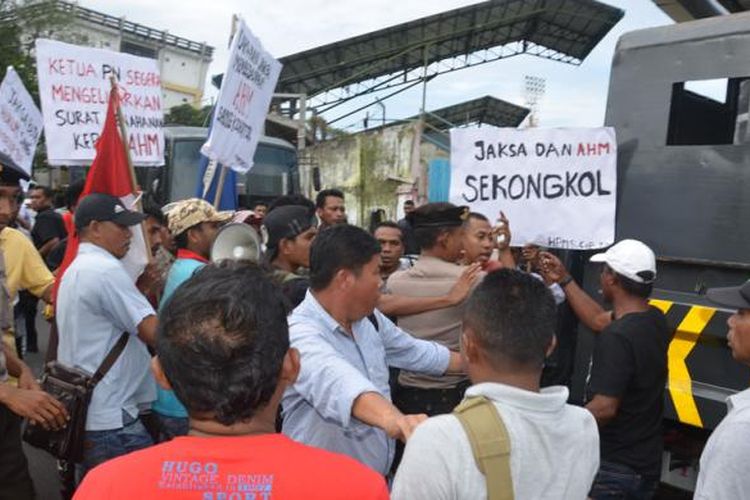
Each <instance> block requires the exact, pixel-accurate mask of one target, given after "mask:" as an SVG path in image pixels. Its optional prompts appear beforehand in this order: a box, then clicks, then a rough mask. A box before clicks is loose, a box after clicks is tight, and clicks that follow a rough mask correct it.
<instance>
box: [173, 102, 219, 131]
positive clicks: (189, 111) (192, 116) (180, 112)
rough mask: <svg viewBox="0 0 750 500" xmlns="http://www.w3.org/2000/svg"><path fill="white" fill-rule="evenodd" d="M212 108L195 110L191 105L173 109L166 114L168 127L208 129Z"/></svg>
mask: <svg viewBox="0 0 750 500" xmlns="http://www.w3.org/2000/svg"><path fill="white" fill-rule="evenodd" d="M211 109H212V106H203V107H202V108H195V107H193V106H192V105H190V104H181V105H179V106H174V107H172V108H171V109H170V110H169V111H168V112H167V113H165V114H164V123H165V124H166V125H184V126H189V127H207V126H208V119H209V116H210V115H211Z"/></svg>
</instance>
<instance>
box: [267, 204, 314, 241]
mask: <svg viewBox="0 0 750 500" xmlns="http://www.w3.org/2000/svg"><path fill="white" fill-rule="evenodd" d="M317 225H318V219H317V217H315V215H313V214H311V213H310V209H309V208H308V207H303V206H302V205H286V206H283V207H278V208H275V209H273V210H271V211H270V212H268V214H267V215H266V216H265V218H264V219H263V228H264V232H265V234H266V236H265V237H266V247H267V248H276V247H277V246H278V244H279V241H281V240H282V239H284V238H286V239H292V238H296V237H297V236H299V235H300V234H302V233H304V232H305V231H307V230H308V229H310V228H311V227H315V226H317Z"/></svg>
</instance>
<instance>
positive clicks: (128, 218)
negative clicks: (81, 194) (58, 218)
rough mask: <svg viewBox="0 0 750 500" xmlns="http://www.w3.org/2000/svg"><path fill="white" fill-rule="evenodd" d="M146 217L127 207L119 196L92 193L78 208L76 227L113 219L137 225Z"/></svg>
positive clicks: (122, 224)
mask: <svg viewBox="0 0 750 500" xmlns="http://www.w3.org/2000/svg"><path fill="white" fill-rule="evenodd" d="M145 219H146V215H145V214H142V213H140V212H134V211H132V210H128V209H127V208H125V205H123V204H122V202H121V201H120V199H119V198H117V197H115V196H112V195H109V194H103V193H92V194H90V195H87V196H86V197H85V198H83V199H82V200H81V202H80V203H79V204H78V207H77V208H76V213H75V223H76V229H81V228H84V227H86V226H88V225H89V224H90V223H92V222H93V221H111V222H114V223H115V224H119V225H121V226H135V225H136V224H140V223H141V222H143V221H144V220H145Z"/></svg>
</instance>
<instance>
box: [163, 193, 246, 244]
mask: <svg viewBox="0 0 750 500" xmlns="http://www.w3.org/2000/svg"><path fill="white" fill-rule="evenodd" d="M164 212H165V213H166V214H167V219H168V220H169V231H170V232H171V233H172V235H173V236H177V235H178V234H180V233H182V232H184V231H186V230H188V229H190V228H191V227H193V226H195V225H197V224H200V223H201V222H227V221H228V220H229V219H231V218H232V212H218V211H217V210H216V209H215V208H214V207H213V205H211V204H210V203H209V202H207V201H206V200H201V199H200V198H189V199H187V200H182V201H178V202H175V203H170V204H169V205H168V206H167V207H164Z"/></svg>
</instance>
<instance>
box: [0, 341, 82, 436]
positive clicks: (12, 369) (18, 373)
mask: <svg viewBox="0 0 750 500" xmlns="http://www.w3.org/2000/svg"><path fill="white" fill-rule="evenodd" d="M0 343H1V344H2V347H1V348H2V349H3V350H4V351H3V352H5V357H6V360H7V367H8V373H10V374H11V375H13V376H15V377H18V387H13V386H12V385H10V384H0V404H3V405H5V406H7V407H8V409H10V411H12V412H13V413H15V414H16V415H18V416H20V417H23V418H27V419H29V420H30V421H31V422H33V423H35V424H38V425H41V426H42V427H44V428H45V429H59V428H61V427H63V426H65V423H66V422H67V420H68V413H67V411H66V410H65V407H64V406H63V405H62V403H60V402H59V401H58V400H56V399H55V398H53V397H52V396H50V395H49V394H47V393H46V392H44V391H42V390H41V389H40V388H39V384H37V383H36V380H34V376H33V374H32V373H31V370H29V367H28V366H26V364H25V363H24V362H23V361H21V360H20V359H18V357H17V356H16V355H15V353H14V352H12V351H13V349H11V348H9V347H8V346H7V344H5V342H0Z"/></svg>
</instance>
